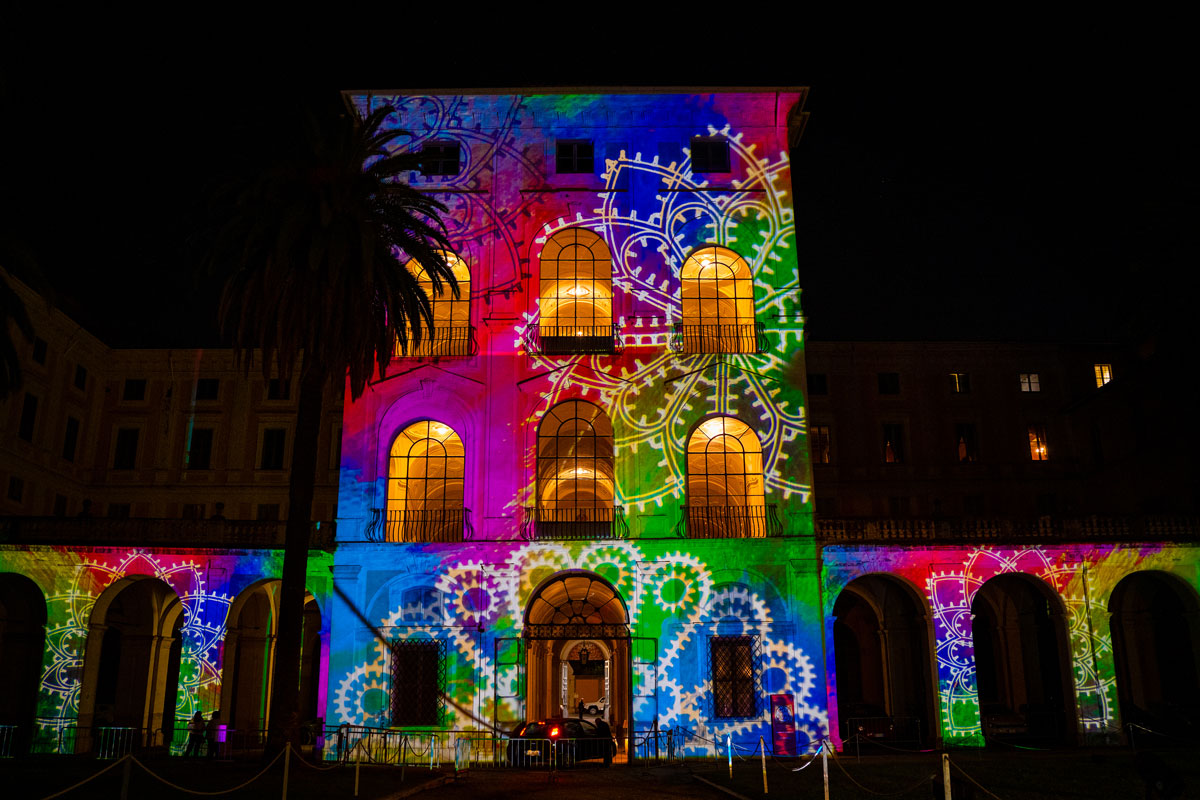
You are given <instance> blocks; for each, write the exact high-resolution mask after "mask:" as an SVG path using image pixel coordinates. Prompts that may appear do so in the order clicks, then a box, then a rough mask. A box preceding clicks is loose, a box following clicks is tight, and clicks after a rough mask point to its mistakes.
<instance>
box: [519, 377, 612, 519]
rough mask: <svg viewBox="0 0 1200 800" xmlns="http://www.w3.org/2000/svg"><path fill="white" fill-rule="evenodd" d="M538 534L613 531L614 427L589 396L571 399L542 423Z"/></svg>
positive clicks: (538, 487) (538, 484)
mask: <svg viewBox="0 0 1200 800" xmlns="http://www.w3.org/2000/svg"><path fill="white" fill-rule="evenodd" d="M537 447H538V450H537V513H536V522H537V535H538V537H539V538H564V537H566V538H594V537H601V538H603V537H606V536H611V535H612V525H613V516H614V512H613V501H614V497H615V482H614V480H613V429H612V422H611V421H610V420H609V418H608V415H607V414H605V413H604V412H603V411H601V410H600V409H599V408H597V407H596V406H594V405H592V404H591V403H588V402H584V401H583V400H567V401H566V402H563V403H559V404H558V405H556V406H555V407H554V408H552V409H550V410H549V411H548V412H547V413H546V417H545V419H543V420H542V424H541V425H540V426H539V427H538V445H537Z"/></svg>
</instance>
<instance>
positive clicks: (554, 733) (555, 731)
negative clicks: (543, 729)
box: [550, 725, 558, 739]
mask: <svg viewBox="0 0 1200 800" xmlns="http://www.w3.org/2000/svg"><path fill="white" fill-rule="evenodd" d="M557 736H558V726H557V725H555V726H554V727H553V728H551V729H550V738H551V739H553V738H555V737H557Z"/></svg>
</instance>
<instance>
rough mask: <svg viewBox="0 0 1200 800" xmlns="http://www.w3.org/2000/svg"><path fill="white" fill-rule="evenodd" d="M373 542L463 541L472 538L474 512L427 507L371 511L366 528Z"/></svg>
mask: <svg viewBox="0 0 1200 800" xmlns="http://www.w3.org/2000/svg"><path fill="white" fill-rule="evenodd" d="M366 536H367V541H370V542H463V541H470V540H471V539H472V528H471V509H469V508H463V507H461V506H459V507H457V508H454V507H451V508H425V509H403V510H390V511H386V512H385V511H384V510H383V509H381V508H375V509H372V510H371V521H370V522H369V523H367V527H366Z"/></svg>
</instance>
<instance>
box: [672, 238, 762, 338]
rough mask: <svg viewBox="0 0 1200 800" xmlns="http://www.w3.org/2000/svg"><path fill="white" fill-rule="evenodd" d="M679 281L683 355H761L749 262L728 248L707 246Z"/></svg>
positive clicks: (686, 265) (688, 263)
mask: <svg viewBox="0 0 1200 800" xmlns="http://www.w3.org/2000/svg"><path fill="white" fill-rule="evenodd" d="M679 278H680V284H681V296H682V307H681V309H680V311H681V316H682V322H681V324H680V333H681V334H682V337H681V338H682V348H681V349H682V350H683V352H685V353H753V352H756V351H757V350H758V335H757V328H756V327H755V324H754V276H753V275H751V273H750V265H749V264H747V263H746V259H744V258H742V257H741V256H739V255H738V254H737V253H735V252H733V251H732V250H728V249H726V248H724V247H716V246H707V247H702V248H700V249H699V250H697V251H695V252H694V253H692V254H691V255H690V256H688V259H687V261H685V262H684V264H683V269H682V270H681V271H680V275H679Z"/></svg>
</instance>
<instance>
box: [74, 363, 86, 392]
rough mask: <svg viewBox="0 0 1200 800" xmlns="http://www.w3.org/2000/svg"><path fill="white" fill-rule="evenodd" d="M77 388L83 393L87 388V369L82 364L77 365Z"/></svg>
mask: <svg viewBox="0 0 1200 800" xmlns="http://www.w3.org/2000/svg"><path fill="white" fill-rule="evenodd" d="M75 388H76V389H78V390H79V391H81V392H82V391H83V390H84V389H86V388H87V367H85V366H83V365H82V364H76V365H75Z"/></svg>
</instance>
